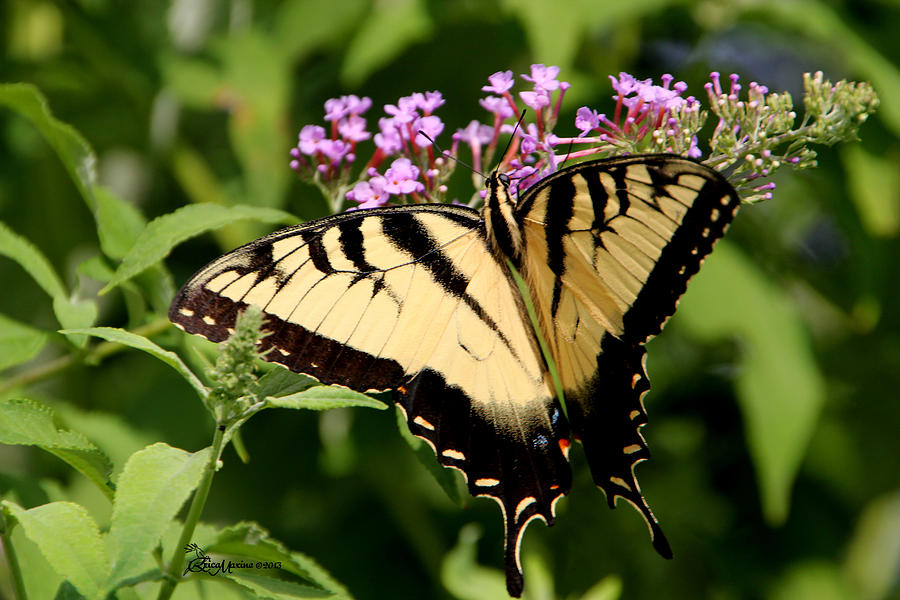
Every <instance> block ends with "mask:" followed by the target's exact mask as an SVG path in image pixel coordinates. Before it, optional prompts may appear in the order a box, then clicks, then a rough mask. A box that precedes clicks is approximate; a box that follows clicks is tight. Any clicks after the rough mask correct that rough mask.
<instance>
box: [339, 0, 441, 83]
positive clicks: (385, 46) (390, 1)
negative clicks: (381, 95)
mask: <svg viewBox="0 0 900 600" xmlns="http://www.w3.org/2000/svg"><path fill="white" fill-rule="evenodd" d="M431 30H432V22H431V17H430V16H429V15H428V11H427V10H426V8H425V6H424V3H423V1H422V0H385V1H383V2H376V3H375V4H374V5H373V6H372V10H371V12H370V13H369V14H368V16H367V17H366V19H365V20H364V21H363V23H362V26H361V27H360V28H359V30H357V32H356V35H355V36H353V38H352V39H351V40H350V43H349V45H348V46H347V51H346V55H345V58H344V64H343V66H342V68H341V80H342V81H343V82H344V83H345V84H346V85H347V86H348V87H351V88H353V87H357V86H359V84H360V83H362V82H363V81H365V79H366V78H367V77H369V76H370V75H371V74H372V73H374V72H375V71H377V70H378V69H380V68H381V67H383V66H385V65H387V64H388V63H390V62H391V61H392V60H393V59H394V58H396V57H397V56H399V55H400V54H401V53H403V52H404V51H405V50H407V49H408V48H409V47H410V46H412V45H413V44H415V43H416V42H420V41H422V40H425V39H428V37H429V36H430V35H431Z"/></svg>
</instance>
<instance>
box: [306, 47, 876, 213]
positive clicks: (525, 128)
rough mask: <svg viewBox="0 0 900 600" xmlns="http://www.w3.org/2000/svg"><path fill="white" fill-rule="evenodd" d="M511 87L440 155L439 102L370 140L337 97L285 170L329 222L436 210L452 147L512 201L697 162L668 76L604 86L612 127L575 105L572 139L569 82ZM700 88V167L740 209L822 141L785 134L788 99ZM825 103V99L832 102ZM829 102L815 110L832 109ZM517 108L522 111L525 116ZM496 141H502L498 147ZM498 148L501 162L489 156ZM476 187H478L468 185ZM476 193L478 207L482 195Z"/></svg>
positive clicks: (395, 116)
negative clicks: (411, 206) (577, 182)
mask: <svg viewBox="0 0 900 600" xmlns="http://www.w3.org/2000/svg"><path fill="white" fill-rule="evenodd" d="M520 77H521V79H522V80H523V81H525V82H527V84H528V85H529V86H530V89H526V90H524V91H519V92H518V94H517V95H514V92H513V88H514V87H515V84H516V78H515V76H514V75H513V72H512V71H498V72H496V73H494V74H493V75H491V76H490V77H488V84H487V85H485V86H483V87H482V88H481V89H482V91H484V92H487V94H488V95H487V96H485V97H484V98H482V99H481V100H479V104H480V105H481V107H482V108H484V109H485V110H486V111H487V112H488V114H489V115H490V117H489V118H488V119H486V122H481V121H477V120H473V121H471V122H470V123H469V124H468V125H467V126H466V127H464V128H462V129H458V130H457V131H456V132H455V133H453V135H452V141H451V143H450V147H449V148H446V151H441V149H440V147H439V146H438V142H437V141H436V140H438V138H439V136H440V135H441V134H442V133H443V131H444V129H445V126H444V123H443V121H442V120H441V119H440V117H438V116H437V115H435V114H434V113H435V111H437V109H439V108H440V107H441V106H443V104H444V98H443V96H442V95H441V93H440V92H437V91H432V92H425V93H414V94H412V95H410V96H405V97H403V98H400V99H398V100H397V103H396V104H387V105H385V106H384V113H385V116H383V117H381V118H379V119H378V130H377V131H375V132H371V131H370V130H369V129H368V126H367V122H366V119H365V118H364V116H363V115H364V114H365V113H366V112H367V111H368V110H369V109H370V108H371V106H372V100H371V99H370V98H365V97H364V98H359V97H357V96H342V97H340V98H334V99H331V100H328V101H327V102H326V103H325V122H326V123H330V128H329V127H327V126H325V127H323V126H319V125H307V126H305V127H303V129H302V130H301V131H300V136H299V141H298V143H297V146H296V147H295V148H293V149H292V150H291V156H292V157H293V160H292V161H291V167H292V168H293V169H295V170H296V171H298V172H299V173H300V174H301V176H303V177H305V178H307V179H310V180H311V181H313V182H314V183H315V184H316V185H318V186H319V187H320V189H322V190H323V192H324V193H325V194H326V196H328V197H329V198H330V199H331V201H332V206H333V210H334V211H335V212H336V211H338V210H340V209H341V207H342V206H343V203H344V201H345V199H346V200H351V201H352V202H354V203H355V206H354V208H372V207H377V206H383V205H384V204H386V203H388V202H399V203H408V202H415V203H419V202H442V201H446V199H445V197H444V196H445V195H446V192H447V186H446V184H445V183H446V181H447V180H448V179H449V177H450V175H451V174H452V173H453V171H454V169H455V167H456V165H457V161H458V160H459V159H458V158H457V157H458V156H459V151H460V147H465V148H468V152H467V154H468V155H470V156H471V169H472V170H473V172H474V175H476V176H483V175H482V173H483V172H484V171H485V170H486V167H485V165H494V164H496V165H497V167H496V168H497V169H498V170H501V171H503V172H504V173H506V174H507V175H508V176H509V178H510V180H512V181H513V182H514V185H513V186H512V193H513V194H516V193H518V191H520V190H525V189H527V188H528V187H529V186H530V185H532V184H533V183H535V182H536V181H538V180H540V179H542V178H544V177H546V176H547V175H549V174H550V173H552V172H554V171H555V170H557V169H558V168H559V167H560V165H562V164H563V163H565V162H567V161H569V160H576V159H580V158H583V157H587V156H598V157H605V156H612V155H622V154H635V153H643V152H649V153H652V152H670V153H675V154H681V155H683V156H689V157H691V158H700V157H701V156H702V152H701V150H700V148H699V146H698V142H697V133H698V132H699V131H700V130H701V128H702V127H703V125H704V121H705V119H706V116H707V112H706V111H701V106H700V102H699V101H698V100H697V99H696V98H694V97H693V96H685V92H686V91H687V84H685V83H684V82H682V81H678V82H676V81H675V78H674V77H673V76H672V75H668V74H666V75H663V76H662V77H661V78H660V84H659V85H657V84H654V83H653V80H652V79H643V80H639V79H636V78H635V77H633V76H632V75H629V74H628V73H620V74H619V76H618V77H610V81H611V83H612V88H613V90H614V92H615V95H614V96H612V98H613V100H614V101H615V106H614V108H613V110H612V112H611V116H607V115H606V114H602V113H599V112H597V111H596V110H594V109H592V108H590V107H587V106H583V107H581V108H579V109H578V111H577V112H576V115H575V123H574V125H575V129H576V130H577V131H578V132H579V133H578V134H577V135H576V136H574V137H565V138H563V137H557V136H556V135H555V134H554V133H553V129H554V127H555V126H556V123H557V119H558V116H559V112H560V107H561V105H562V100H563V97H564V96H565V94H566V91H567V90H568V89H569V87H570V86H569V83H568V82H565V81H561V80H559V68H558V67H554V66H545V65H541V64H535V65H532V66H531V70H530V72H529V73H528V74H524V75H521V76H520ZM710 79H711V81H710V82H709V83H707V84H706V86H705V88H706V92H707V96H708V98H709V102H710V106H709V110H710V111H711V112H712V113H714V114H715V115H717V116H718V117H719V123H718V125H717V126H716V129H715V132H714V134H713V136H712V137H711V139H710V140H709V144H710V150H711V154H710V155H709V157H708V158H707V159H706V160H705V161H704V162H705V163H706V164H708V165H710V166H712V167H713V168H718V169H720V170H721V169H725V168H729V167H732V166H734V168H733V169H732V170H731V171H732V172H731V175H730V178H731V180H732V182H733V183H734V184H735V185H736V186H737V187H738V189H739V191H741V192H748V193H749V194H750V196H748V198H749V199H765V198H769V197H771V190H772V189H773V188H774V184H772V183H766V184H764V185H758V183H759V182H753V180H754V179H756V178H759V177H766V176H768V175H770V174H771V173H772V172H773V171H774V170H775V169H776V168H778V167H779V166H780V165H782V164H794V165H797V164H798V162H801V160H802V161H805V162H802V164H801V166H802V165H806V164H807V163H811V161H812V158H814V153H812V152H811V151H809V150H806V149H805V146H804V145H803V141H804V140H805V141H815V140H818V139H819V138H820V137H822V136H824V135H825V134H821V135H819V134H816V135H818V136H819V137H816V136H815V135H812V134H809V133H804V135H807V137H806V138H803V140H801V139H800V137H799V135H800V134H799V133H798V132H800V131H801V130H802V129H803V128H802V127H801V130H797V131H794V128H793V122H794V118H795V116H796V115H795V113H794V112H793V108H792V105H791V104H790V96H789V95H787V94H781V95H779V94H769V93H768V90H767V89H766V88H765V87H764V86H762V85H758V84H756V83H755V82H754V83H750V85H749V90H748V93H747V99H746V100H742V99H741V98H740V97H739V96H740V92H741V85H740V84H739V83H738V81H739V78H738V76H737V75H731V77H730V81H731V85H730V87H729V89H728V90H727V92H726V91H724V90H723V89H722V81H721V80H720V77H719V74H718V73H711V74H710ZM816 81H818V80H816ZM813 83H815V81H814V82H813ZM823 85H824V84H823ZM819 87H822V86H819ZM845 87H846V86H845ZM813 88H815V86H813ZM815 89H818V88H815ZM834 89H837V88H834ZM847 89H849V90H850V91H846V90H844V88H841V90H844V91H842V92H841V93H843V94H844V95H847V96H849V95H850V94H851V92H853V93H855V94H856V95H857V96H860V97H862V96H864V92H866V93H867V88H866V89H863V88H861V87H860V88H859V89H860V90H862V91H858V90H857V88H847ZM835 94H836V92H834V90H832V96H835ZM820 95H821V94H820ZM841 97H843V96H841ZM855 97H856V96H853V98H855ZM829 98H831V96H829V97H828V98H825V99H824V100H820V101H819V103H820V104H822V105H823V106H831V105H833V104H834V101H833V100H830V99H829ZM866 98H868V96H866ZM851 99H852V98H851ZM828 102H831V104H828ZM848 102H849V101H848ZM857 104H860V106H862V108H860V109H858V110H857V111H856V113H860V114H861V113H865V112H866V110H869V111H870V112H871V109H869V108H866V107H868V106H870V104H871V102H870V103H869V104H864V103H862V101H858V102H857ZM523 105H524V107H527V108H530V109H531V110H530V111H528V112H527V113H526V111H525V109H524V107H523ZM854 106H855V105H854ZM832 112H834V111H832ZM856 113H854V114H856ZM829 114H830V113H829ZM807 129H809V128H808V127H807ZM832 129H833V128H832ZM816 131H817V130H816ZM828 131H831V129H829V130H828ZM501 134H505V135H506V136H509V135H511V136H512V137H511V138H510V139H509V141H506V139H504V140H503V141H501V137H503V136H502V135H501ZM848 135H849V134H848ZM832 137H833V136H832ZM829 139H830V138H829ZM369 140H371V143H373V144H374V151H373V152H372V154H371V155H370V156H369V158H368V160H367V161H366V162H365V164H364V165H363V166H361V167H358V168H356V169H351V167H352V165H353V164H354V163H355V161H356V160H357V153H358V145H359V144H360V143H362V142H367V141H369ZM798 140H800V141H798ZM776 142H777V143H790V144H791V146H790V147H789V148H788V150H787V151H785V152H784V153H783V154H782V155H775V154H774V153H773V148H774V147H775V145H776ZM832 143H833V142H832ZM560 147H563V148H565V149H566V151H565V153H560V154H557V153H556V149H558V148H560ZM498 149H499V150H500V151H502V152H503V155H502V156H499V157H495V154H496V153H497V151H498ZM504 149H505V150H504ZM495 158H496V160H495ZM463 164H464V163H463ZM351 170H352V171H353V172H354V173H355V175H354V176H353V177H351ZM474 179H475V180H476V181H477V180H478V177H475V178H474ZM476 187H478V188H480V187H481V186H480V185H476ZM479 194H480V195H481V197H482V198H483V197H484V191H483V190H482V191H481V192H479ZM478 201H479V200H478V195H473V197H472V200H471V202H470V204H471V205H473V206H474V205H475V204H477V202H478Z"/></svg>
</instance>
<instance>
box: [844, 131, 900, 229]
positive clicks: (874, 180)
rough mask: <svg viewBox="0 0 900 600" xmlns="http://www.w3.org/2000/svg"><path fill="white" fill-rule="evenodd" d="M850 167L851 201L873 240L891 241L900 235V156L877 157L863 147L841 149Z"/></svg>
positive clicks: (858, 145) (848, 168) (849, 146)
mask: <svg viewBox="0 0 900 600" xmlns="http://www.w3.org/2000/svg"><path fill="white" fill-rule="evenodd" d="M841 158H842V159H843V161H844V164H845V165H846V166H847V180H848V183H849V191H850V198H851V199H852V200H853V203H854V204H855V205H856V210H857V211H858V212H859V216H860V220H861V221H862V224H863V226H864V227H865V228H866V231H867V232H868V233H869V234H870V235H872V236H878V237H884V238H889V237H893V236H895V235H897V232H898V231H900V156H898V153H897V152H896V151H895V152H890V153H887V154H873V153H872V152H868V151H867V150H866V149H865V147H864V146H863V145H862V144H848V145H846V146H844V147H842V148H841Z"/></svg>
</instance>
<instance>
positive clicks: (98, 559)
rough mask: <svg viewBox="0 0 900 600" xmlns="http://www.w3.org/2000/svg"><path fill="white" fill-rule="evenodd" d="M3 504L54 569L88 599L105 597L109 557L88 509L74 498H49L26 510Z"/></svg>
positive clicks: (13, 504) (15, 505) (100, 599)
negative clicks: (47, 500) (64, 499)
mask: <svg viewBox="0 0 900 600" xmlns="http://www.w3.org/2000/svg"><path fill="white" fill-rule="evenodd" d="M2 505H3V507H4V508H5V510H6V511H7V512H8V513H9V514H10V515H12V516H13V517H14V518H15V519H16V520H17V521H18V522H19V524H20V525H22V528H23V529H24V530H25V535H27V536H28V538H29V539H30V540H31V541H33V542H34V543H35V544H37V545H38V547H39V548H40V549H41V553H43V555H44V557H45V558H46V559H47V562H49V563H50V565H51V566H52V567H53V568H54V570H56V572H57V573H59V574H60V575H61V576H62V577H63V578H65V579H67V580H69V582H71V583H72V585H74V586H75V588H77V589H78V591H79V592H80V593H81V594H82V595H84V596H85V597H86V598H88V599H90V600H93V599H97V600H102V599H103V598H105V597H106V592H107V589H108V588H106V587H105V585H104V584H105V581H106V577H107V573H108V572H109V559H108V557H107V554H106V548H105V546H104V545H103V539H102V538H101V537H100V530H99V529H98V528H97V523H95V522H94V520H93V519H92V518H91V517H90V515H89V514H88V512H87V509H85V508H84V507H83V506H81V505H80V504H75V503H73V502H51V503H50V504H44V505H42V506H37V507H35V508H32V509H29V510H25V509H24V508H22V507H21V506H19V505H18V504H15V503H14V502H9V501H4V502H2Z"/></svg>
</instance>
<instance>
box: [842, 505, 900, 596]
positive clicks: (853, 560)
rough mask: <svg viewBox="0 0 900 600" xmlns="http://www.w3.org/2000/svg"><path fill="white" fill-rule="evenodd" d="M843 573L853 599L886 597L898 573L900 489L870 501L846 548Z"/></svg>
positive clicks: (899, 556) (894, 585)
mask: <svg viewBox="0 0 900 600" xmlns="http://www.w3.org/2000/svg"><path fill="white" fill-rule="evenodd" d="M846 555H847V559H846V564H845V568H844V572H845V574H846V575H847V581H849V582H850V583H851V584H852V585H853V586H854V590H853V591H854V592H855V594H854V595H853V596H854V597H855V598H889V597H890V593H891V588H894V591H896V589H897V578H898V575H900V491H898V490H896V489H895V490H894V491H893V493H889V494H885V495H883V496H880V497H877V498H875V499H874V500H873V501H871V502H869V503H868V504H867V505H866V506H865V507H864V508H863V511H862V513H861V514H860V516H859V518H858V519H857V523H856V530H855V531H854V532H853V537H852V539H851V540H850V543H849V544H848V547H847V552H846Z"/></svg>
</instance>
